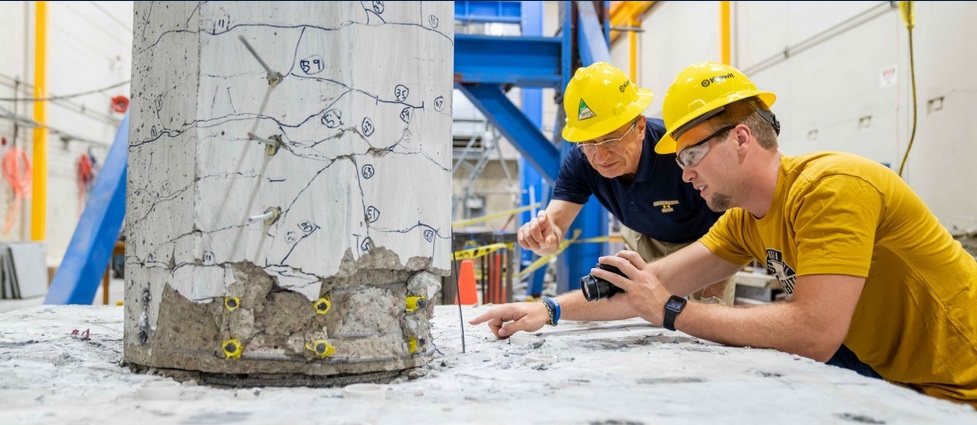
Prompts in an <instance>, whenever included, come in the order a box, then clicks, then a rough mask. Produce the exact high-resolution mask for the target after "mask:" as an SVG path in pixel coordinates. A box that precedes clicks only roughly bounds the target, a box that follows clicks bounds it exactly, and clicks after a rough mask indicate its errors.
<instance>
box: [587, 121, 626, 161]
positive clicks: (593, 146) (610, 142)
mask: <svg viewBox="0 0 977 425" xmlns="http://www.w3.org/2000/svg"><path fill="white" fill-rule="evenodd" d="M637 124H638V120H634V121H631V127H628V131H625V132H624V134H623V135H621V137H618V138H616V139H607V140H605V141H603V142H592V143H577V147H578V148H580V150H582V151H583V153H585V154H588V155H590V154H593V153H594V152H597V148H603V149H604V150H611V149H614V148H616V147H617V145H618V142H620V141H621V140H624V138H625V137H628V134H631V130H634V126H635V125H637Z"/></svg>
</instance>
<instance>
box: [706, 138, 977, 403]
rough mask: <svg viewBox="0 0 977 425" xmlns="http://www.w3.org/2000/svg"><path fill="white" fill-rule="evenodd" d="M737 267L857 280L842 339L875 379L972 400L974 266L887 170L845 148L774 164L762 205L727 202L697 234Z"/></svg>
mask: <svg viewBox="0 0 977 425" xmlns="http://www.w3.org/2000/svg"><path fill="white" fill-rule="evenodd" d="M700 242H702V243H703V244H705V245H706V247H708V248H709V250H711V251H712V252H713V253H715V254H716V255H718V256H720V257H722V258H724V259H726V260H728V261H732V262H734V263H737V264H746V263H747V262H749V261H751V260H752V259H757V260H758V261H761V262H764V263H765V264H766V266H767V269H768V270H771V271H772V272H773V273H774V274H775V275H776V276H777V279H778V280H780V283H781V284H782V285H783V287H784V288H785V289H786V290H787V292H788V293H790V292H793V289H794V284H795V279H796V277H797V276H806V275H819V274H839V275H848V276H862V277H865V278H866V281H865V287H864V289H863V290H862V295H861V297H860V298H859V299H858V304H857V306H856V308H855V313H854V315H853V316H852V321H851V326H850V327H849V329H848V335H847V336H846V337H845V345H846V346H848V348H850V349H851V350H852V351H853V352H854V353H855V354H856V355H858V358H859V359H860V360H861V361H862V362H864V363H866V364H868V365H869V366H872V368H873V369H875V370H876V371H877V372H878V373H879V374H880V375H882V377H883V378H885V379H886V380H888V381H892V382H894V383H898V384H903V385H907V386H910V387H913V388H916V389H917V390H919V391H922V392H924V393H926V394H929V395H932V396H936V397H940V398H946V399H950V400H955V401H958V402H964V403H969V404H971V405H973V406H974V407H977V262H975V261H974V258H973V257H972V256H971V255H969V254H968V253H967V252H966V251H964V249H963V247H962V246H961V245H960V243H959V242H957V241H955V240H954V239H953V237H952V236H951V235H950V233H949V232H948V231H947V230H946V228H944V227H943V226H942V225H941V224H940V223H939V221H938V220H937V218H936V216H934V215H933V213H932V212H930V210H929V209H928V208H927V207H926V205H925V204H923V201H922V200H920V199H919V197H918V196H917V195H916V194H915V193H914V192H913V191H912V189H911V188H910V187H909V186H908V185H907V184H906V183H905V182H903V181H902V179H900V178H899V177H898V176H897V175H896V174H895V173H893V172H892V171H891V170H889V169H888V168H885V167H884V166H882V165H881V164H878V163H876V162H873V161H871V160H868V159H865V158H862V157H858V156H855V155H851V154H844V153H835V152H823V153H815V154H809V155H803V156H797V157H787V156H784V157H783V158H782V159H781V161H780V173H779V176H778V178H777V189H776V191H775V194H774V199H773V203H772V204H771V208H770V211H769V212H768V213H767V215H766V216H765V217H763V218H761V219H757V218H755V217H753V215H752V214H750V213H748V212H746V211H744V210H742V209H740V208H734V209H731V210H729V211H727V212H726V214H724V215H723V216H722V217H721V218H720V219H719V221H718V222H716V224H715V225H714V226H713V227H712V229H710V231H709V233H707V234H706V235H705V236H703V237H702V238H701V239H700Z"/></svg>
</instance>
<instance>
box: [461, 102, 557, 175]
mask: <svg viewBox="0 0 977 425" xmlns="http://www.w3.org/2000/svg"><path fill="white" fill-rule="evenodd" d="M455 88H457V89H459V90H461V91H462V93H464V94H465V96H468V99H470V100H471V101H472V103H473V104H474V105H475V107H476V108H478V110H479V111H481V112H482V114H483V115H485V118H487V119H488V120H489V121H490V122H491V123H492V125H494V126H495V127H496V128H498V129H499V131H500V132H502V135H503V136H505V137H506V139H509V141H510V142H512V144H513V146H515V147H516V149H517V150H518V151H519V153H521V154H522V156H523V158H525V159H526V161H528V162H529V163H530V164H531V165H532V166H533V167H534V168H536V171H538V172H539V174H540V175H541V176H543V178H544V179H546V181H547V182H549V183H550V184H553V182H554V181H556V175H557V174H558V173H559V172H560V152H559V151H558V150H557V149H556V147H555V146H553V143H551V142H550V141H549V140H548V139H546V137H544V136H543V133H542V132H540V131H539V128H538V127H536V125H535V124H533V122H532V121H531V120H530V119H529V118H527V117H526V114H524V113H523V112H522V111H520V110H519V108H517V107H516V105H513V104H512V102H511V101H510V100H509V98H508V97H506V96H505V93H503V92H502V89H501V87H499V86H497V85H486V84H459V83H455Z"/></svg>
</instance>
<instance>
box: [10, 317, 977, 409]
mask: <svg viewBox="0 0 977 425" xmlns="http://www.w3.org/2000/svg"><path fill="white" fill-rule="evenodd" d="M487 308H489V307H477V308H467V307H466V308H465V309H464V311H463V314H464V317H465V320H466V321H467V320H469V319H470V318H472V317H474V316H475V315H476V314H478V313H479V312H482V311H485V310H486V309H487ZM122 328H123V311H122V308H121V307H98V306H39V307H33V308H26V309H21V310H16V311H12V312H8V313H3V314H0V406H3V408H2V409H0V423H2V424H57V425H62V424H105V423H151V424H218V423H219V424H235V423H247V424H281V423H289V424H323V423H330V424H404V423H412V422H422V423H430V424H436V423H475V424H499V423H505V424H518V423H544V424H566V423H579V424H610V423H621V424H623V423H628V424H654V423H668V424H670V425H674V424H685V423H776V424H781V423H818V424H821V423H839V424H844V423H854V424H883V423H884V424H918V423H947V424H959V423H975V422H977V412H975V411H974V409H972V408H971V407H969V406H964V405H958V404H954V403H951V402H948V401H943V400H939V399H935V398H931V397H928V396H925V395H922V394H918V393H916V392H914V391H912V390H909V389H906V388H902V387H899V386H896V385H892V384H889V383H887V382H884V381H881V380H876V379H870V378H865V377H862V376H860V375H857V374H855V373H854V372H850V371H848V370H844V369H840V368H836V367H832V366H827V365H824V364H821V363H817V362H814V361H812V360H809V359H806V358H802V357H798V356H792V355H790V354H785V353H780V352H777V351H773V350H760V349H751V348H733V347H726V346H721V345H717V344H714V343H711V342H707V341H702V340H698V339H696V338H692V337H689V336H688V335H685V334H683V333H681V332H670V331H667V330H664V329H662V328H658V327H654V326H651V325H649V324H648V323H646V322H644V321H641V320H637V319H635V320H628V321H617V322H601V323H596V322H576V323H575V322H561V323H560V326H558V327H546V328H544V329H543V330H542V331H541V332H539V333H537V334H517V335H516V336H514V337H513V339H511V340H509V341H499V340H496V339H495V337H494V336H492V334H491V332H489V330H488V328H487V327H485V326H468V325H465V328H464V333H465V340H466V352H465V353H462V346H461V328H460V323H459V320H458V310H457V307H455V306H437V307H436V309H435V314H434V319H433V321H432V335H433V338H434V341H433V347H435V348H436V352H435V353H434V358H433V360H432V361H431V362H430V363H429V364H428V365H426V366H423V367H419V368H416V369H412V370H409V371H407V372H405V373H404V374H403V375H402V376H401V377H399V378H396V379H395V380H394V381H393V382H390V383H384V384H379V385H371V384H358V385H357V386H348V387H345V388H304V387H302V388H269V387H266V388H221V387H210V386H206V385H199V384H196V383H194V382H193V381H189V382H184V383H179V382H176V381H173V380H171V379H167V378H162V377H159V376H151V375H143V374H136V373H132V372H130V371H129V369H128V368H127V367H124V366H122V365H120V363H121V359H122V339H123V338H122Z"/></svg>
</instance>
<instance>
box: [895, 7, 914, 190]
mask: <svg viewBox="0 0 977 425" xmlns="http://www.w3.org/2000/svg"><path fill="white" fill-rule="evenodd" d="M899 11H900V12H901V15H902V21H903V22H904V23H905V24H906V30H908V31H909V75H910V79H911V80H912V92H913V129H912V133H910V136H909V146H906V153H905V154H904V155H903V156H902V163H901V164H899V177H902V170H903V169H904V168H905V167H906V159H908V158H909V151H910V150H912V148H913V141H914V140H916V113H917V112H916V65H915V62H914V61H913V27H914V26H916V16H915V15H914V14H913V2H911V1H901V2H899Z"/></svg>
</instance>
